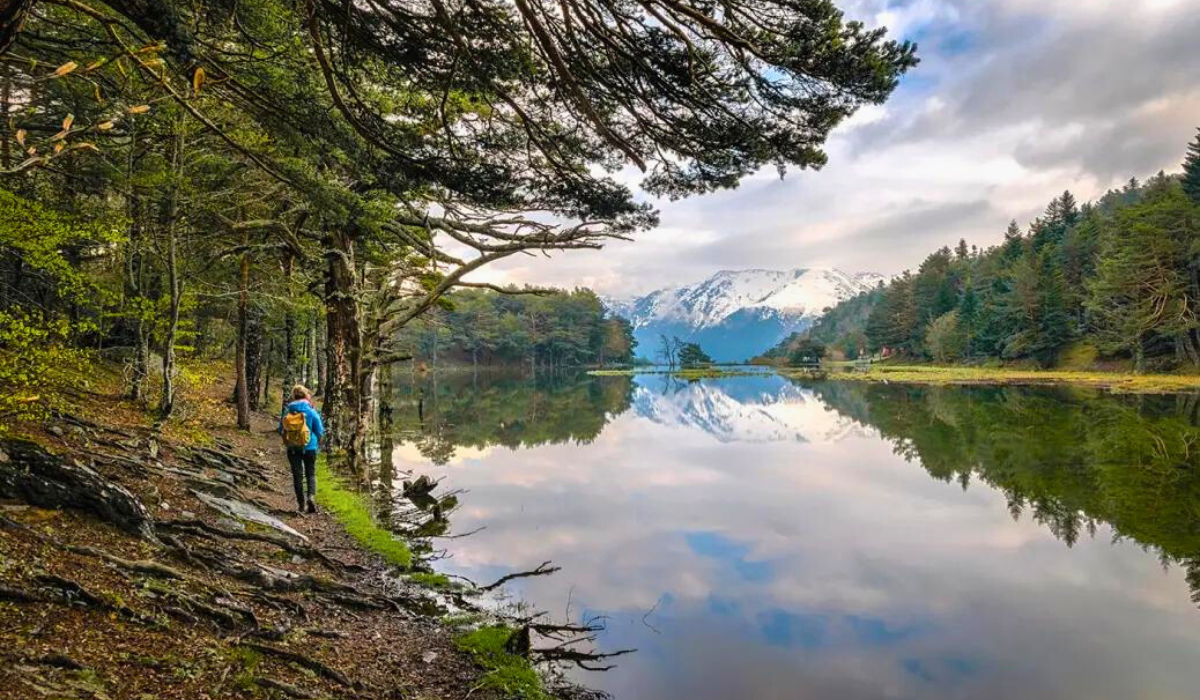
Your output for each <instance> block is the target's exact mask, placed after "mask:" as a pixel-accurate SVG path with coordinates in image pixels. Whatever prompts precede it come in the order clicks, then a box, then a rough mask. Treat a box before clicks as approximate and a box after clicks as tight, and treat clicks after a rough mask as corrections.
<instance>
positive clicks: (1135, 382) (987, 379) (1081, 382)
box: [779, 365, 1200, 394]
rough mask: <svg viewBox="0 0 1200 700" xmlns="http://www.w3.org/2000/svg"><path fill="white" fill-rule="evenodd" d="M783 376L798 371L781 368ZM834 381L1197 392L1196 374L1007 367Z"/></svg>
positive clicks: (879, 368) (1199, 379)
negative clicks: (1082, 387)
mask: <svg viewBox="0 0 1200 700" xmlns="http://www.w3.org/2000/svg"><path fill="white" fill-rule="evenodd" d="M779 372H780V374H783V375H784V376H804V373H803V372H802V371H797V370H788V369H781V370H779ZM828 378H829V379H832V380H835V381H859V382H896V383H900V384H954V385H973V384H978V385H989V384H990V385H1005V384H1014V385H1017V384H1068V385H1077V386H1091V387H1098V388H1101V389H1108V390H1110V391H1114V392H1118V393H1131V394H1169V393H1174V392H1179V391H1189V390H1196V389H1200V375H1186V374H1131V373H1122V372H1099V371H1094V370H1093V371H1080V370H1039V369H1016V368H1007V367H943V366H935V365H873V366H871V368H870V369H869V370H867V371H865V372H831V373H829V375H828Z"/></svg>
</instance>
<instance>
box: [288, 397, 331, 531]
mask: <svg viewBox="0 0 1200 700" xmlns="http://www.w3.org/2000/svg"><path fill="white" fill-rule="evenodd" d="M279 434H280V435H282V436H283V443H284V444H285V445H287V458H288V463H289V464H291V465H292V485H293V486H295V487H296V503H297V504H298V509H299V512H300V514H301V515H303V514H304V511H305V510H306V509H307V511H308V512H309V513H316V512H317V504H316V502H315V501H314V500H313V498H314V497H315V496H316V492H317V449H318V448H319V447H320V445H321V438H323V437H325V425H324V424H323V423H322V422H321V414H320V413H318V412H317V409H316V408H314V407H313V404H312V399H311V398H310V395H309V393H308V389H306V388H304V386H303V385H301V384H297V385H296V386H294V387H292V401H291V403H289V404H288V405H287V406H284V407H283V415H281V416H280V417H279ZM306 485H307V487H308V496H307V497H305V495H304V492H305V486H306Z"/></svg>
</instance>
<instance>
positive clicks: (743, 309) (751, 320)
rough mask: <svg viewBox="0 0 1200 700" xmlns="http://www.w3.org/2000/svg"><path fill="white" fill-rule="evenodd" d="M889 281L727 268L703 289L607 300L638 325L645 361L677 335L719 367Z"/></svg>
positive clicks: (830, 272)
mask: <svg viewBox="0 0 1200 700" xmlns="http://www.w3.org/2000/svg"><path fill="white" fill-rule="evenodd" d="M883 279H884V277H883V276H882V275H877V274H874V273H856V274H850V273H846V272H842V271H841V270H835V269H822V268H808V269H798V270H734V271H731V270H724V271H721V272H718V273H717V274H715V275H713V276H712V277H709V278H708V279H706V280H704V281H703V282H700V283H699V284H694V285H688V286H685V287H667V288H664V289H659V290H656V291H654V292H651V293H649V294H647V295H645V296H643V297H639V298H636V299H628V300H622V299H614V298H602V300H603V301H604V303H605V304H606V305H607V306H608V308H609V310H610V311H611V312H612V313H614V314H616V315H618V316H623V317H625V318H628V319H629V321H630V322H631V323H632V324H633V328H634V336H635V337H636V338H637V340H638V343H639V344H640V346H641V347H640V348H639V352H640V354H642V355H643V356H646V357H652V356H653V354H654V348H655V347H656V346H657V343H658V338H659V336H661V335H668V336H672V335H677V336H679V337H680V338H683V339H685V340H690V341H693V342H698V343H700V345H701V346H703V347H704V349H705V350H706V351H707V352H708V353H709V354H710V355H712V357H713V359H715V360H717V361H719V362H735V361H740V360H746V359H749V358H750V357H753V356H754V355H757V354H759V353H761V352H763V351H765V350H767V349H768V348H770V347H772V346H774V345H775V344H776V343H778V342H779V341H780V340H782V339H784V338H785V337H787V336H788V335H789V334H790V333H793V332H795V331H799V330H803V329H805V328H807V327H808V326H809V325H811V324H812V322H813V321H814V320H815V319H816V318H817V317H818V316H820V315H821V312H822V311H823V310H824V309H825V308H826V307H831V306H835V305H836V304H837V303H838V302H840V301H844V300H846V299H849V298H850V297H853V296H856V295H858V294H860V293H862V292H865V291H867V290H869V289H871V288H873V287H874V286H875V285H877V284H878V283H879V282H880V281H882V280H883Z"/></svg>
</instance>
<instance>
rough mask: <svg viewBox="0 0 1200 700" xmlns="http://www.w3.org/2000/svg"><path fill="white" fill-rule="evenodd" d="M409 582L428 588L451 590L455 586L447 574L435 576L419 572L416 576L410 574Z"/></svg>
mask: <svg viewBox="0 0 1200 700" xmlns="http://www.w3.org/2000/svg"><path fill="white" fill-rule="evenodd" d="M408 580H409V581H412V582H413V583H415V584H417V585H419V586H425V587H426V588H450V587H452V586H453V585H454V583H453V582H452V581H451V580H450V578H449V577H448V576H446V575H445V574H434V573H429V572H427V571H418V572H417V573H415V574H410V575H409V577H408Z"/></svg>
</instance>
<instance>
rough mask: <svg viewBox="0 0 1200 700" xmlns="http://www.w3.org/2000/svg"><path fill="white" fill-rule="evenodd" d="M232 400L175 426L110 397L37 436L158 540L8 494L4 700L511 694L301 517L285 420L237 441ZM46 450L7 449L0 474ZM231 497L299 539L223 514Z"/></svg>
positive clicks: (211, 402)
mask: <svg viewBox="0 0 1200 700" xmlns="http://www.w3.org/2000/svg"><path fill="white" fill-rule="evenodd" d="M225 393H226V389H225V388H224V387H216V386H213V387H211V389H210V391H209V392H207V393H206V394H205V395H204V396H203V397H202V398H201V399H200V400H199V401H198V402H197V404H196V405H195V406H193V407H192V415H191V417H190V418H189V419H187V420H185V421H182V422H181V423H180V424H179V425H172V426H168V427H167V428H165V429H163V430H157V429H155V428H154V427H153V426H151V425H149V422H148V420H147V418H146V416H145V415H144V413H143V412H142V411H141V410H139V409H138V408H137V407H136V406H133V405H130V404H128V403H127V402H125V401H123V400H121V399H119V398H117V397H116V396H112V395H109V396H104V395H96V396H92V397H90V398H88V399H87V400H86V401H84V402H82V403H81V404H80V405H79V406H78V407H77V409H76V410H75V411H73V412H72V413H70V414H67V415H64V416H62V417H61V418H60V419H58V420H56V421H53V422H51V423H49V424H48V425H46V426H43V428H42V429H39V430H36V431H26V432H27V433H28V434H29V436H30V437H32V438H33V440H34V442H35V443H37V445H41V446H44V447H45V448H46V449H47V450H49V452H51V453H53V454H54V455H55V457H53V458H51V459H57V460H58V461H59V462H61V464H62V465H63V466H62V468H63V469H68V470H78V469H81V468H92V469H94V470H95V472H96V473H97V474H98V475H99V477H100V478H102V479H103V480H105V482H106V483H107V484H109V486H105V487H104V488H101V489H98V490H95V491H94V493H93V494H92V496H94V497H101V496H102V498H106V499H110V500H111V499H113V498H117V497H119V496H121V489H122V488H123V489H125V490H127V491H128V493H129V494H130V495H131V497H132V498H136V500H137V502H140V504H141V505H142V506H144V508H145V511H146V514H147V515H148V516H149V521H150V526H151V527H152V533H153V534H152V535H150V536H142V537H139V536H137V535H136V534H132V533H131V532H129V531H128V528H125V529H122V528H121V527H119V526H118V524H117V521H116V520H115V519H114V517H113V516H112V514H111V513H106V512H104V509H103V508H102V507H98V506H95V505H94V504H92V505H89V503H90V501H87V497H88V494H82V495H81V496H80V498H83V499H84V500H83V501H80V502H79V503H77V504H76V505H77V507H71V508H63V509H47V508H42V507H38V506H37V505H30V503H29V501H30V500H33V501H34V502H37V501H38V499H39V498H43V496H37V495H34V496H30V497H26V498H19V499H9V500H6V501H0V698H13V699H14V700H16V699H20V700H25V699H27V698H37V697H52V698H130V699H136V700H148V699H150V698H161V699H166V698H264V697H266V698H324V697H328V698H342V697H345V698H348V697H355V698H401V697H403V698H430V699H431V698H444V699H450V698H466V697H467V696H468V695H470V697H471V698H488V697H499V695H497V694H496V693H494V692H491V691H489V690H488V689H486V688H481V687H480V680H481V677H482V675H483V670H482V669H480V668H479V667H478V666H477V665H476V664H475V662H474V660H473V659H472V657H471V656H470V655H469V654H467V653H466V652H464V651H460V650H459V649H458V648H457V646H456V644H455V642H454V638H453V634H452V633H451V632H450V631H449V630H448V629H447V628H446V627H444V626H442V625H440V624H438V623H437V622H436V621H434V620H432V619H431V618H429V617H426V616H424V615H422V614H420V613H419V612H418V611H417V608H418V607H420V605H421V604H422V602H423V601H420V600H418V599H416V598H415V597H414V596H413V595H411V591H407V592H406V591H405V590H404V589H403V588H401V587H400V586H399V585H398V584H397V583H396V578H395V577H394V576H389V575H388V570H387V568H386V567H385V566H384V565H383V563H382V562H381V561H379V560H378V559H377V558H376V557H374V555H371V554H369V553H367V552H364V551H363V550H361V549H360V548H358V547H357V546H356V544H355V543H354V542H353V541H352V540H351V539H350V538H349V537H348V536H347V535H346V534H345V532H344V531H343V530H342V529H341V526H340V525H339V524H338V523H337V522H336V521H335V520H334V519H333V518H331V517H329V516H328V515H324V514H318V515H315V516H299V515H296V514H295V512H294V509H295V499H294V496H293V495H292V486H291V477H290V473H289V472H288V469H287V467H286V464H285V460H284V458H283V455H282V449H281V447H280V445H279V442H278V438H277V437H275V436H274V434H273V433H271V430H272V428H273V427H274V425H273V420H272V419H271V418H270V417H268V416H266V415H258V416H255V418H254V423H253V430H252V431H251V433H249V434H246V433H239V432H237V431H236V430H234V429H233V428H232V425H233V420H232V418H233V417H232V412H231V411H230V410H229V409H228V408H227V407H226V406H224V404H223V403H222V401H221V400H220V398H219V397H220V396H222V395H223V394H225ZM32 449H36V447H35V446H33V445H29V444H23V443H16V442H0V470H3V469H8V470H13V469H14V467H15V465H16V464H17V462H19V461H20V460H21V459H25V458H23V457H20V456H19V455H20V454H24V453H22V452H21V450H32ZM13 473H16V472H13V471H10V472H9V474H10V475H11V474H13ZM22 473H23V472H22ZM222 499H224V500H222ZM232 501H236V502H238V503H241V504H248V505H251V506H254V507H256V508H257V509H258V510H259V512H261V513H262V514H263V515H264V516H265V517H266V518H268V519H269V518H272V517H273V518H277V519H278V520H279V521H281V522H282V525H283V526H284V529H286V528H292V529H294V530H295V532H297V533H299V536H296V535H289V534H285V532H282V531H280V530H279V529H275V528H272V527H267V526H261V525H258V524H256V523H254V522H253V517H257V516H253V517H251V519H250V520H249V521H248V520H247V519H246V518H231V517H229V516H228V515H225V514H222V513H221V512H220V510H219V507H218V506H221V505H227V504H228V503H229V502H232Z"/></svg>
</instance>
